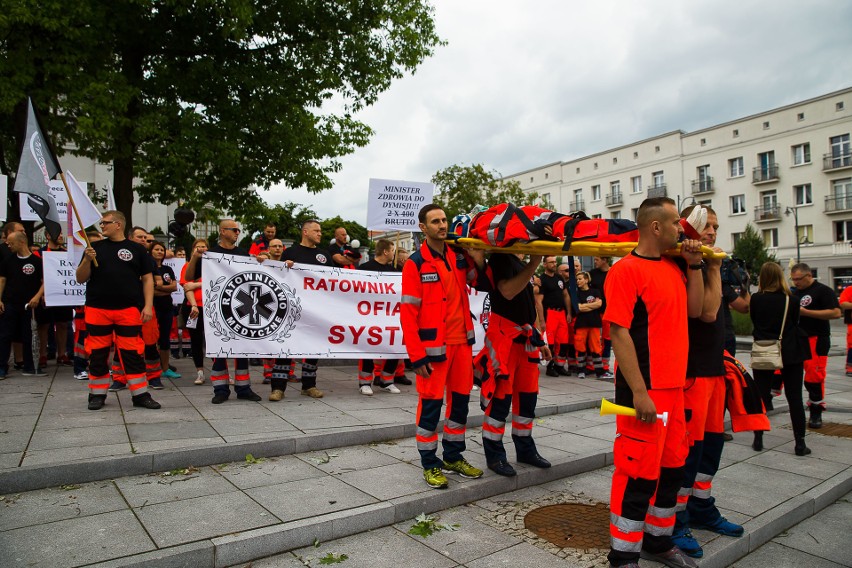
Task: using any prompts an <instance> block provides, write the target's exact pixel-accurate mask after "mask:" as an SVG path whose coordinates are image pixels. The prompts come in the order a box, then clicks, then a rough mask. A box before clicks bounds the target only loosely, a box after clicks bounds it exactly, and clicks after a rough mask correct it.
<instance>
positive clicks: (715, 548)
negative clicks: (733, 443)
mask: <svg viewBox="0 0 852 568" xmlns="http://www.w3.org/2000/svg"><path fill="white" fill-rule="evenodd" d="M611 463H612V452H597V453H592V454H586V455H582V456H577V457H574V458H572V459H571V460H569V461H566V462H562V463H555V464H554V465H553V467H552V468H550V469H544V470H542V469H532V468H530V469H523V470H521V471H519V472H518V475H517V477H513V478H506V477H499V476H494V475H489V476H488V477H486V478H484V479H482V480H480V481H475V482H464V483H457V484H455V483H454V484H452V485H451V487H450V489H447V490H444V491H433V492H429V493H425V494H423V493H421V494H416V495H410V496H406V497H400V498H397V499H391V500H390V501H386V502H383V503H374V504H371V505H364V506H361V507H355V508H353V509H349V510H346V511H337V512H335V513H329V514H325V515H318V516H316V517H311V518H309V519H300V520H298V521H292V522H288V523H283V524H279V525H276V526H271V527H263V528H259V529H253V530H248V531H243V532H240V533H236V534H232V535H227V536H222V537H216V538H212V539H207V540H203V541H199V542H195V543H190V544H184V545H180V546H174V547H169V548H163V549H160V550H156V551H152V552H146V553H143V554H138V555H134V556H128V557H124V558H119V559H114V560H111V561H108V562H104V563H100V564H95V565H93V566H95V567H97V568H115V567H118V566H122V567H128V568H130V567H132V568H151V567H154V566H156V567H158V568H160V567H166V568H171V567H178V566H190V565H191V566H197V567H210V568H224V567H227V566H235V565H240V564H245V563H248V562H251V561H253V560H257V559H260V558H265V557H268V556H273V555H276V554H281V553H283V552H287V551H288V550H295V549H297V548H303V547H306V546H311V545H313V543H314V542H315V541H319V542H328V541H330V540H335V539H339V538H343V537H346V536H351V535H353V534H358V533H362V532H365V531H369V530H373V529H377V528H381V527H385V526H389V525H393V524H395V523H399V522H402V521H405V520H407V519H411V518H413V517H415V516H416V515H418V514H420V513H433V512H436V511H441V510H444V509H447V508H450V507H455V506H458V505H463V504H466V503H472V502H474V501H478V500H481V499H485V498H488V497H493V496H495V495H500V494H503V493H506V492H510V491H514V490H516V489H521V488H524V487H529V486H532V485H540V484H542V483H547V482H549V481H553V480H555V479H561V478H564V477H569V476H573V475H577V474H580V473H585V472H588V471H593V470H596V469H599V468H602V467H604V466H606V465H609V464H611ZM850 490H852V469H847V470H845V471H843V472H841V473H839V474H837V475H835V476H834V477H831V478H829V479H828V480H826V481H824V482H822V483H820V484H819V485H817V486H815V487H813V488H812V489H810V490H808V491H807V492H805V493H803V494H802V495H797V496H795V497H792V498H791V499H789V500H788V501H785V502H784V503H781V504H779V505H777V506H775V507H773V508H772V509H770V510H769V511H766V512H764V513H762V514H761V515H758V516H757V517H755V518H753V519H751V520H750V521H748V522H747V523H745V525H744V526H745V529H746V534H745V535H744V536H743V537H742V538H725V537H721V538H717V539H714V540H713V541H711V542H709V543H708V544H707V545H705V546H704V557H703V558H702V559H701V560H700V566H701V568H725V567H726V566H730V565H731V564H733V563H734V562H736V561H737V560H739V559H740V558H742V557H744V556H746V555H747V554H749V553H750V552H753V551H755V550H756V549H757V548H759V547H760V546H762V545H763V544H765V543H767V542H769V541H770V540H772V539H773V538H774V537H776V536H777V535H779V534H780V533H782V532H783V531H785V530H787V529H789V528H790V527H792V526H793V525H795V524H797V523H799V522H801V521H802V520H804V519H806V518H808V517H810V516H812V515H813V514H815V513H817V512H819V511H821V510H822V509H824V508H825V507H827V506H829V505H830V504H832V503H834V502H835V501H836V500H837V499H839V498H841V497H843V495H845V494H846V493H848V492H849V491H850Z"/></svg>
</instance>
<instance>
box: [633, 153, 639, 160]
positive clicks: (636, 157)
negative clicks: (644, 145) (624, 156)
mask: <svg viewBox="0 0 852 568" xmlns="http://www.w3.org/2000/svg"><path fill="white" fill-rule="evenodd" d="M633 159H634V160H637V159H639V152H633Z"/></svg>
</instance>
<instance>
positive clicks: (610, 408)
mask: <svg viewBox="0 0 852 568" xmlns="http://www.w3.org/2000/svg"><path fill="white" fill-rule="evenodd" d="M607 414H618V415H620V416H634V417H635V416H636V409H635V408H630V407H629V406H622V405H620V404H614V403H612V402H610V401H608V400H607V399H605V398H603V399H601V416H606V415H607ZM657 418H659V419H660V420H662V421H663V426H668V424H669V413H668V412H663V413H662V414H657Z"/></svg>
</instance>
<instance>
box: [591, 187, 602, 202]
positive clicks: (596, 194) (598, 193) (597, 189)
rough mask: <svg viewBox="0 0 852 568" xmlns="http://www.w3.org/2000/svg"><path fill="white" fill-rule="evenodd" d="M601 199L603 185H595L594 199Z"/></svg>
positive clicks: (593, 190)
mask: <svg viewBox="0 0 852 568" xmlns="http://www.w3.org/2000/svg"><path fill="white" fill-rule="evenodd" d="M600 200H601V186H599V185H593V186H592V201H600Z"/></svg>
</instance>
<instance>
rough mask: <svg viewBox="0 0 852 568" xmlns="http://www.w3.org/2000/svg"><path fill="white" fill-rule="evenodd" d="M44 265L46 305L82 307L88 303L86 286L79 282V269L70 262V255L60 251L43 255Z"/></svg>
mask: <svg viewBox="0 0 852 568" xmlns="http://www.w3.org/2000/svg"><path fill="white" fill-rule="evenodd" d="M41 258H42V262H43V263H44V304H45V305H46V306H47V307H49V308H52V307H54V306H82V305H83V304H85V303H86V285H85V284H80V283H79V282H77V267H76V266H73V265H72V264H71V263H70V262H68V255H67V254H66V253H65V252H60V251H55V252H51V251H44V252H43V253H41Z"/></svg>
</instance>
